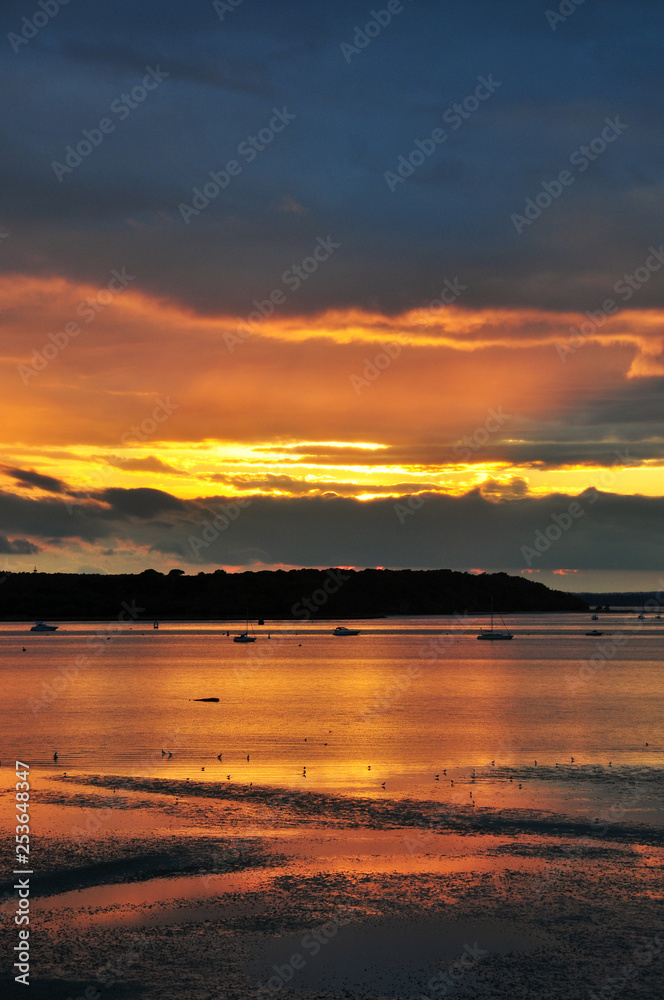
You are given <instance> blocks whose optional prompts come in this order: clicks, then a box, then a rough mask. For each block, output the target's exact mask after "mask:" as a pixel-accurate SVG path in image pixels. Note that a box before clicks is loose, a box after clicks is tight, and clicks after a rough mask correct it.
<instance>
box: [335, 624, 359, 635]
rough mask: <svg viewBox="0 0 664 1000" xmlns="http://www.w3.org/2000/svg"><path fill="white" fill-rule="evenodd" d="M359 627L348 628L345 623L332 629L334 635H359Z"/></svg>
mask: <svg viewBox="0 0 664 1000" xmlns="http://www.w3.org/2000/svg"><path fill="white" fill-rule="evenodd" d="M359 634H360V630H359V628H346V626H345V625H337V627H336V628H335V629H333V631H332V635H359Z"/></svg>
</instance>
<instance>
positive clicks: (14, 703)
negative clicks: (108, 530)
mask: <svg viewBox="0 0 664 1000" xmlns="http://www.w3.org/2000/svg"><path fill="white" fill-rule="evenodd" d="M335 624H336V622H331V623H301V624H295V623H292V622H291V623H272V622H268V623H266V624H265V626H262V627H261V628H257V629H256V630H255V634H256V642H255V643H250V644H247V645H241V644H237V643H234V642H233V641H232V636H233V634H234V633H236V632H238V631H241V630H243V629H244V623H243V622H237V623H231V624H228V623H218V624H199V623H197V624H192V623H174V624H165V623H161V624H160V627H159V629H153V628H152V626H151V623H150V625H149V626H147V627H146V626H145V625H143V624H141V623H135V624H134V625H133V626H132V625H130V624H125V625H123V626H122V627H121V628H120V627H116V626H114V625H113V624H110V625H109V624H108V623H107V624H103V625H94V624H90V623H85V624H82V623H61V626H60V628H59V629H58V631H57V632H56V633H54V634H51V635H48V634H42V635H38V634H34V633H30V632H29V626H26V625H22V624H21V625H18V624H5V625H2V626H0V684H1V686H2V693H3V700H2V716H3V727H2V742H1V746H0V759H1V760H2V767H1V768H0V792H1V794H0V827H1V829H2V833H3V837H2V850H1V851H0V855H1V856H0V860H1V861H2V864H3V871H4V872H5V878H4V881H0V912H1V913H2V915H3V916H5V915H7V916H9V917H11V914H12V913H13V912H14V910H15V907H16V902H15V899H14V895H15V891H16V890H15V888H14V875H12V874H10V873H11V871H12V868H13V866H14V865H15V861H13V858H12V855H13V853H14V848H13V844H14V836H13V833H14V827H15V824H16V815H17V813H16V810H15V808H13V807H14V787H15V781H16V774H15V771H14V762H15V760H20V761H22V762H24V763H25V764H28V765H29V773H28V782H29V785H30V827H29V828H30V855H29V857H30V864H31V870H30V891H31V899H32V903H31V906H32V909H31V920H32V923H31V933H32V932H33V931H34V934H33V937H32V938H31V941H32V940H34V944H33V945H31V962H32V963H33V967H34V970H35V980H34V983H33V993H34V995H35V996H37V997H41V996H44V997H46V996H48V997H49V998H50V997H62V1000H66V998H67V997H77V996H83V995H90V994H89V993H88V994H86V993H85V990H86V989H88V988H92V987H95V986H96V987H99V989H102V988H103V987H104V984H105V983H107V982H112V983H113V984H115V983H116V981H117V987H114V988H118V989H119V990H120V991H121V992H119V993H118V995H119V996H130V997H132V998H133V997H136V998H138V997H141V998H148V1000H149V998H152V997H155V998H156V997H159V998H160V1000H163V998H164V997H166V998H171V997H172V998H176V997H177V998H182V997H186V998H187V1000H209V998H210V997H211V996H214V997H220V998H222V997H223V998H224V1000H225V998H228V1000H237V998H240V997H241V998H243V1000H244V998H249V997H252V998H257V1000H258V998H261V1000H264V998H265V997H266V996H275V995H281V996H289V995H297V996H300V997H302V1000H317V998H318V997H320V996H323V995H324V996H330V997H332V998H334V1000H339V998H341V997H342V996H343V997H352V998H360V997H362V998H371V1000H373V998H376V1000H378V998H381V1000H383V998H386V997H390V998H392V1000H397V998H398V1000H411V998H412V1000H415V998H421V997H422V996H426V997H431V998H433V997H438V996H440V995H441V990H442V987H441V985H440V984H441V982H442V983H448V981H449V983H452V979H451V978H450V977H451V976H452V975H453V974H455V970H457V969H460V968H461V966H460V965H459V962H460V957H461V956H463V955H465V954H468V953H471V952H472V954H473V955H474V956H475V958H474V959H473V963H472V966H471V968H470V969H467V970H466V968H465V966H464V970H463V976H462V978H461V981H458V980H454V983H453V985H454V990H455V993H454V995H459V996H463V997H466V996H468V997H470V996H480V995H481V996H486V997H488V998H490V997H496V998H498V997H504V996H510V997H512V998H514V1000H533V998H534V997H537V998H538V1000H545V998H555V1000H563V998H564V1000H569V998H570V997H576V996H579V997H582V996H583V997H585V996H592V995H593V991H594V992H595V993H598V995H604V994H602V993H601V991H602V990H604V989H605V988H606V989H609V988H610V989H613V986H612V984H613V983H614V981H619V980H620V977H623V978H624V977H625V976H626V973H625V972H624V970H626V969H634V970H636V971H635V972H634V973H633V977H636V983H637V987H638V992H635V993H630V995H634V996H637V995H638V996H643V997H644V998H646V997H647V998H653V1000H659V998H660V997H661V996H662V991H661V984H662V975H661V956H662V954H663V953H664V937H663V936H662V934H661V901H662V892H661V886H662V872H663V871H664V828H663V824H662V820H663V819H664V816H663V803H664V777H663V775H664V766H663V765H664V758H663V755H664V738H663V734H662V719H663V718H664V713H663V711H662V710H663V708H664V680H663V676H662V667H661V650H662V645H663V643H664V629H663V628H662V627H661V625H660V623H659V622H657V620H656V619H654V618H651V619H650V620H646V621H645V622H644V623H641V622H639V621H637V618H636V613H632V614H631V615H620V616H618V615H616V616H613V617H611V616H608V615H607V616H606V617H605V616H602V617H601V620H600V622H599V623H597V625H596V623H593V622H591V621H590V619H589V617H588V616H578V615H575V616H573V615H560V616H537V615H532V616H516V617H513V618H510V620H509V621H508V623H507V624H508V626H509V628H510V630H511V631H513V632H514V636H515V637H514V639H513V640H512V641H508V642H495V643H489V642H478V641H477V639H476V635H477V633H478V630H479V628H480V626H485V625H486V622H485V621H479V620H472V619H461V620H454V619H449V618H440V619H431V618H427V619H414V618H411V619H381V620H378V621H371V622H369V621H363V622H358V623H356V625H357V627H358V628H359V629H360V634H359V635H358V636H344V637H336V636H333V635H332V634H331V633H332V629H333V628H334V626H335ZM346 624H350V623H346ZM595 627H598V629H599V630H600V631H601V632H603V633H604V634H603V635H601V636H589V635H586V632H588V631H591V630H592V629H593V628H595ZM227 633H230V634H227ZM24 649H25V651H24ZM212 698H214V699H216V698H218V699H219V700H218V701H199V700H197V699H212ZM56 754H57V759H54V756H55V755H56ZM219 758H221V759H219ZM22 780H25V778H24V777H22ZM21 787H24V786H21ZM5 828H6V830H5ZM317 934H318V935H322V938H321V941H322V943H319V940H318V939H317V938H316V937H315V935H317ZM311 941H313V942H314V945H315V947H314V946H313V945H312V948H311V949H310V950H308V942H311ZM12 943H13V941H12V925H11V922H10V920H7V921H5V923H4V925H3V929H2V930H0V944H1V945H2V946H3V947H4V946H5V944H6V945H7V947H10V946H11V944H12ZM7 953H9V951H8V952H7ZM643 954H647V955H648V956H650V957H649V959H648V964H647V965H644V964H643V963H642V962H641V960H640V956H642V955H643ZM293 955H300V956H301V957H302V959H301V961H300V960H298V967H297V969H295V967H293V968H290V967H289V965H288V963H289V962H290V960H291V957H292V956H293ZM105 969H111V970H112V975H111V977H110V979H108V978H105V974H104V970H105ZM100 970H101V971H100ZM630 975H632V973H630ZM441 976H442V977H443V979H442V980H441V978H440V977H441ZM100 977H101V978H100ZM445 977H447V978H445ZM100 984H101V986H100ZM432 984H433V985H432ZM450 988H451V986H450ZM446 989H447V988H446ZM109 995H110V993H109ZM442 995H447V992H443V993H442ZM610 995H612V996H613V995H614V993H611V994H610Z"/></svg>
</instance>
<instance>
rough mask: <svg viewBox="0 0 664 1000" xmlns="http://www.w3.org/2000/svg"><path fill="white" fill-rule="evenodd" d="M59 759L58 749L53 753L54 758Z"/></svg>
mask: <svg viewBox="0 0 664 1000" xmlns="http://www.w3.org/2000/svg"><path fill="white" fill-rule="evenodd" d="M57 759H58V751H57V750H56V751H55V753H54V754H53V760H57Z"/></svg>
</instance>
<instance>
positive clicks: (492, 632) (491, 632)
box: [477, 597, 514, 640]
mask: <svg viewBox="0 0 664 1000" xmlns="http://www.w3.org/2000/svg"><path fill="white" fill-rule="evenodd" d="M501 621H502V618H501ZM504 624H505V622H503V625H504ZM477 638H478V639H490V640H493V639H513V638H514V636H513V634H512V633H511V632H507V631H504V632H501V631H500V630H499V629H495V628H494V627H493V597H492V598H491V628H490V629H485V628H483V629H482V631H481V632H480V634H479V635H478V637H477Z"/></svg>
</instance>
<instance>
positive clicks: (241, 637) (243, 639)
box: [233, 611, 256, 642]
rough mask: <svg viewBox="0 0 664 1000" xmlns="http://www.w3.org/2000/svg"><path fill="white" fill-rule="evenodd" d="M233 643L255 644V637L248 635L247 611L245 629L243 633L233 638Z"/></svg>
mask: <svg viewBox="0 0 664 1000" xmlns="http://www.w3.org/2000/svg"><path fill="white" fill-rule="evenodd" d="M233 642H256V636H255V635H249V611H247V628H246V631H245V632H240V634H239V635H234V636H233Z"/></svg>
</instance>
